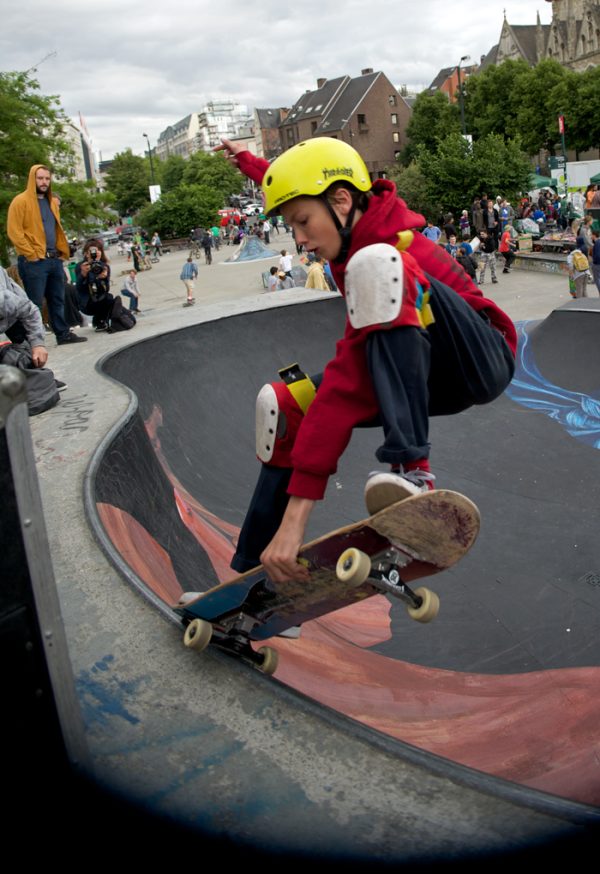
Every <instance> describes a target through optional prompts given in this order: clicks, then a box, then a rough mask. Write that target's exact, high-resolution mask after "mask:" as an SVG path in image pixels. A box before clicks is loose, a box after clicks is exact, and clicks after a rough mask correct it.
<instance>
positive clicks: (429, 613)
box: [336, 547, 440, 622]
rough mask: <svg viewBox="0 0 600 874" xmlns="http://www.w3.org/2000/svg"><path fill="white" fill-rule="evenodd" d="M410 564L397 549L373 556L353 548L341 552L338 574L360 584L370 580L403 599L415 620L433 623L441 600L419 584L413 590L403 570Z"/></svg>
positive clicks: (353, 583)
mask: <svg viewBox="0 0 600 874" xmlns="http://www.w3.org/2000/svg"><path fill="white" fill-rule="evenodd" d="M406 564H408V561H407V560H406V559H405V558H404V555H403V554H402V553H401V552H400V551H398V550H396V549H389V550H386V551H385V552H384V553H383V554H381V555H375V556H373V557H370V556H369V555H367V554H366V553H365V552H361V550H360V549H356V548H354V547H351V548H350V549H346V550H345V551H344V552H343V553H342V554H341V555H340V557H339V559H338V562H337V565H336V575H337V577H338V579H340V580H342V581H343V582H346V583H350V584H351V585H356V586H360V585H362V584H363V583H364V582H366V581H367V580H369V581H370V582H372V583H373V584H374V585H375V587H376V588H377V589H379V590H380V591H381V592H385V593H387V594H389V595H393V596H394V598H399V599H400V600H401V601H403V602H404V603H405V604H406V605H407V611H408V615H409V616H410V617H411V618H412V619H415V620H416V621H417V622H431V620H432V619H435V617H436V616H437V614H438V611H439V609H440V600H439V598H438V596H437V595H436V593H435V592H432V591H431V589H427V588H426V587H425V586H419V588H418V589H415V590H414V591H413V589H411V588H410V586H409V585H408V584H407V583H405V582H404V580H403V579H402V577H401V575H400V571H401V570H402V568H403V567H405V566H406Z"/></svg>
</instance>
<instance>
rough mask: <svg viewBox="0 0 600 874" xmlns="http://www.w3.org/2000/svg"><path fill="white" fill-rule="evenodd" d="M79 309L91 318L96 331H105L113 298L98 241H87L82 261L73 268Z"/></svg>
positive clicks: (106, 266) (106, 264)
mask: <svg viewBox="0 0 600 874" xmlns="http://www.w3.org/2000/svg"><path fill="white" fill-rule="evenodd" d="M75 276H76V286H77V296H78V298H79V308H80V310H81V312H82V313H85V314H86V316H91V317H92V325H93V326H94V328H95V329H96V330H97V331H106V329H107V328H108V320H109V318H110V313H111V310H112V306H113V302H114V298H113V296H112V294H110V292H109V288H110V267H109V266H108V263H107V261H106V256H105V254H104V247H103V245H102V242H101V241H100V240H88V241H87V243H86V244H85V245H84V247H83V261H81V262H80V263H79V264H78V265H77V267H76V268H75Z"/></svg>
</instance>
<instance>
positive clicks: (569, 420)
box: [506, 322, 600, 449]
mask: <svg viewBox="0 0 600 874" xmlns="http://www.w3.org/2000/svg"><path fill="white" fill-rule="evenodd" d="M527 324H528V323H527V322H521V323H519V324H518V325H517V330H518V334H519V348H518V351H517V362H516V364H517V367H516V371H515V376H514V378H513V381H512V382H511V384H510V385H509V387H508V388H507V389H506V394H507V395H508V397H509V398H511V400H513V401H515V402H516V403H518V404H521V406H524V407H527V408H528V409H530V410H535V411H536V412H539V413H545V414H546V415H547V416H549V417H550V418H551V419H554V421H555V422H558V424H559V425H562V427H563V428H564V429H565V430H566V431H567V433H569V434H570V435H571V437H574V438H575V439H576V440H580V441H581V442H582V443H586V444H587V445H588V446H592V447H593V448H594V449H600V398H596V397H593V396H592V395H586V394H582V393H581V392H576V391H569V390H568V389H566V388H561V387H560V386H558V385H554V384H553V383H551V382H549V381H548V380H547V379H545V378H544V377H543V376H542V374H541V373H540V371H539V370H538V367H537V365H536V363H535V360H534V357H533V350H532V348H531V342H530V339H529V335H528V333H527Z"/></svg>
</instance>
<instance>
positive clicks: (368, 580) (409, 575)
mask: <svg viewBox="0 0 600 874" xmlns="http://www.w3.org/2000/svg"><path fill="white" fill-rule="evenodd" d="M478 533H479V511H478V509H477V507H476V506H475V504H474V503H473V502H472V501H470V500H469V499H468V498H466V497H465V496H464V495H461V494H459V493H458V492H452V491H447V490H442V489H440V490H438V491H431V492H426V493H424V494H420V495H416V496H415V497H412V498H407V499H406V500H404V501H399V502H398V503H396V504H392V505H391V506H389V507H385V508H384V509H383V510H380V511H379V512H378V513H376V514H375V515H373V516H370V517H369V518H367V519H363V520H362V521H360V522H355V523H353V524H352V525H347V526H345V527H343V528H338V529H337V530H336V531H332V532H331V533H330V534H326V535H324V536H323V537H320V538H318V539H316V540H312V541H311V542H309V543H307V544H305V545H304V546H302V548H301V549H300V552H299V554H298V561H299V562H301V563H303V564H304V565H305V566H306V567H307V568H308V570H309V571H310V577H309V579H308V580H303V581H299V580H287V581H285V582H283V583H274V582H272V581H271V580H270V579H269V577H268V575H267V573H266V571H265V570H264V568H262V567H261V566H259V567H257V568H254V569H253V570H250V571H247V572H246V573H245V574H242V575H241V576H238V577H235V578H234V579H232V580H230V581H228V582H226V583H221V584H220V585H218V586H215V587H214V588H212V589H209V590H208V591H206V592H203V593H202V594H200V595H199V596H198V597H197V598H195V599H194V600H191V601H187V602H185V603H184V602H180V603H179V604H177V605H175V607H174V609H175V611H176V612H177V613H178V614H179V615H180V616H181V618H182V622H183V624H184V625H185V626H186V632H185V636H184V642H185V644H186V646H189V647H191V648H192V649H196V650H198V651H200V650H203V649H205V648H206V646H208V644H209V643H212V644H214V645H216V646H218V647H220V648H221V649H224V650H227V651H228V652H231V653H233V654H236V655H238V656H240V657H242V658H244V659H245V660H247V661H250V662H252V663H253V664H255V665H256V666H257V667H259V668H260V669H261V670H263V671H264V672H265V673H273V672H274V670H275V668H276V665H277V654H276V651H275V650H273V649H271V648H269V647H263V648H262V649H258V651H257V650H255V649H254V648H253V647H252V646H251V641H261V640H267V639H268V638H271V637H274V636H276V635H278V634H281V633H282V632H284V631H286V630H288V629H290V628H293V627H295V626H298V625H302V623H304V622H307V621H309V620H311V619H317V618H318V617H320V616H323V615H325V614H327V613H331V612H332V611H334V610H339V609H340V608H341V607H346V606H348V605H349V604H353V603H356V602H357V601H362V600H364V599H365V598H369V597H371V596H372V595H375V594H381V593H384V594H390V595H393V596H395V597H398V598H400V599H402V600H403V601H404V602H405V603H406V605H407V608H408V612H409V615H410V616H411V617H412V618H413V619H416V620H418V621H420V622H429V621H431V620H432V619H433V618H435V616H436V615H437V610H438V607H439V600H438V598H437V595H436V594H435V593H433V592H431V591H429V589H426V588H418V589H416V590H415V591H413V590H412V589H411V588H410V586H409V584H410V583H412V582H413V581H415V580H419V579H421V578H423V577H428V576H432V575H433V574H436V573H439V572H440V571H442V570H445V569H446V568H449V567H452V565H454V564H456V563H457V562H458V561H460V559H461V558H462V557H463V556H464V555H465V554H466V553H467V552H468V551H469V549H470V548H471V546H472V545H473V543H474V542H475V539H476V537H477V535H478Z"/></svg>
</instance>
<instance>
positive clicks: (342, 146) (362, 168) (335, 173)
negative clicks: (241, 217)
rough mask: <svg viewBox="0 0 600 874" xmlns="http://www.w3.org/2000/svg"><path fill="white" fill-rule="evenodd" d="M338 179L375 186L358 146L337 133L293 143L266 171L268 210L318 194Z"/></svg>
mask: <svg viewBox="0 0 600 874" xmlns="http://www.w3.org/2000/svg"><path fill="white" fill-rule="evenodd" d="M334 182H349V183H350V184H351V185H353V186H354V187H355V188H356V189H358V191H369V190H370V189H371V178H370V176H369V171H368V170H367V167H366V165H365V162H364V161H363V159H362V158H361V157H360V155H359V154H358V152H357V151H356V149H353V148H352V146H349V145H348V144H347V143H343V142H341V141H340V140H335V139H333V137H315V138H314V139H312V140H304V142H302V143H298V145H296V146H292V148H291V149H288V151H287V152H284V153H283V155H280V156H279V158H277V159H276V160H275V161H273V163H272V164H271V166H270V167H269V169H268V170H267V172H266V173H265V176H264V179H263V182H262V189H263V193H264V195H265V212H266V213H267V214H269V213H272V212H274V211H276V210H277V209H279V207H280V206H281V205H282V204H283V203H287V201H288V200H293V198H294V197H302V196H310V197H318V196H319V195H321V194H323V192H324V191H326V190H327V189H328V188H329V186H330V185H333V183H334Z"/></svg>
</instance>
